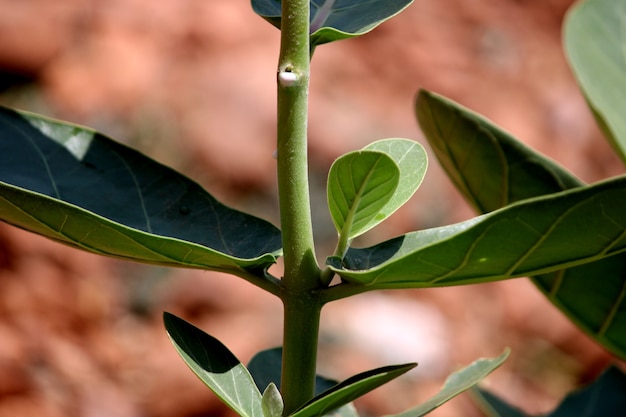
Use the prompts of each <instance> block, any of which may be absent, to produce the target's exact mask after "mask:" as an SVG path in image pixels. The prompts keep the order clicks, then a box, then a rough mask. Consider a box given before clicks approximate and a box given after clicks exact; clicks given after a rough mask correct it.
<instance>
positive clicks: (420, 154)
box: [364, 139, 428, 224]
mask: <svg viewBox="0 0 626 417" xmlns="http://www.w3.org/2000/svg"><path fill="white" fill-rule="evenodd" d="M364 149H365V150H373V151H379V152H383V153H385V154H387V155H388V156H390V157H391V158H392V159H393V160H394V161H395V163H396V164H397V165H398V168H399V169H400V178H399V181H398V187H397V188H396V191H395V192H394V194H393V197H392V198H391V199H390V200H389V201H388V202H387V204H386V205H385V206H384V207H383V208H382V209H381V210H380V212H379V214H378V216H376V218H377V219H378V218H380V217H382V216H384V218H385V219H386V218H387V217H389V216H391V215H392V214H393V213H395V212H396V210H398V209H399V208H400V207H402V205H404V203H406V202H407V201H408V200H409V198H411V197H412V196H413V194H415V191H416V190H417V189H418V188H419V186H420V185H421V184H422V181H423V180H424V175H426V168H427V167H428V156H427V155H426V150H425V149H424V147H423V146H422V145H420V144H419V143H417V142H414V141H412V140H408V139H383V140H379V141H376V142H373V143H371V144H369V145H368V146H366V147H365V148H364ZM375 224H378V222H376V223H375Z"/></svg>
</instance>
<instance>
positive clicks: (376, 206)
mask: <svg viewBox="0 0 626 417" xmlns="http://www.w3.org/2000/svg"><path fill="white" fill-rule="evenodd" d="M399 180H400V169H399V168H398V165H397V164H396V163H395V162H394V160H393V159H392V158H391V157H389V156H388V155H387V154H385V153H383V152H379V151H372V150H362V151H355V152H350V153H347V154H345V155H343V156H341V157H340V158H338V159H337V160H336V161H335V162H334V163H333V165H332V166H331V167H330V172H329V173H328V188H327V193H328V206H329V209H330V214H331V217H332V219H333V223H334V224H335V227H336V228H337V231H338V232H339V235H340V236H342V237H345V238H347V239H352V238H354V237H356V236H358V235H360V234H362V233H365V232H366V231H368V230H369V229H371V228H372V227H374V226H375V225H376V224H378V223H380V222H381V221H383V220H384V219H385V218H386V216H385V214H384V213H381V210H382V209H383V207H385V206H386V205H387V204H388V203H389V202H390V201H391V200H392V198H393V196H394V193H395V191H396V189H397V187H398V182H399Z"/></svg>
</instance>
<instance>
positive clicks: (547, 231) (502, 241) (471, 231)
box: [328, 177, 626, 289]
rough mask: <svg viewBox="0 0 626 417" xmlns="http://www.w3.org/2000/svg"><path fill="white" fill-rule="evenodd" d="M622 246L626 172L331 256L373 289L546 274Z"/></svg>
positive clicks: (342, 270) (625, 241) (625, 240)
mask: <svg viewBox="0 0 626 417" xmlns="http://www.w3.org/2000/svg"><path fill="white" fill-rule="evenodd" d="M598 213H600V215H598ZM581 242H584V245H583V244H581ZM624 251H626V177H618V178H615V179H612V180H609V181H605V182H602V183H598V184H594V185H592V186H586V187H579V188H576V189H573V190H568V191H564V192H561V193H557V194H553V195H549V196H544V197H540V198H535V199H531V200H524V201H522V202H519V203H515V204H513V205H510V206H507V207H505V208H502V209H499V210H496V211H494V212H491V213H489V214H485V215H482V216H479V217H476V218H474V219H471V220H468V221H465V222H461V223H457V224H452V225H448V226H443V227H439V228H434V229H427V230H422V231H418V232H413V233H409V234H406V235H404V236H400V237H397V238H394V239H391V240H388V241H386V242H383V243H381V244H378V245H375V246H372V247H370V248H364V249H354V248H350V249H349V250H348V252H347V254H346V256H345V258H344V260H343V263H342V262H341V260H340V259H337V258H330V259H329V261H328V262H329V264H330V265H329V266H330V268H331V269H332V270H333V271H335V272H336V273H337V274H339V275H340V276H341V277H342V278H343V279H344V280H346V281H349V282H352V283H355V284H361V285H367V286H370V287H371V289H383V288H418V287H436V286H445V285H459V284H469V283H476V282H486V281H494V280H500V279H506V278H512V277H519V276H528V275H534V274H539V273H546V272H551V271H554V270H558V269H561V268H565V267H569V266H574V265H577V264H582V263H586V262H591V261H596V260H599V259H602V258H605V257H608V256H611V255H615V254H618V253H621V252H624Z"/></svg>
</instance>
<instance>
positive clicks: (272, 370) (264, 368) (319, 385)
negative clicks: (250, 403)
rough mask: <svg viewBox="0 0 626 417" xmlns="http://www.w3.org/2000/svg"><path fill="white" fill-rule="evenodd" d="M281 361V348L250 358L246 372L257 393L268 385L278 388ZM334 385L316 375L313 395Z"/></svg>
mask: <svg viewBox="0 0 626 417" xmlns="http://www.w3.org/2000/svg"><path fill="white" fill-rule="evenodd" d="M282 359H283V348H282V347H276V348H272V349H267V350H262V351H261V352H258V353H257V354H256V355H254V356H253V357H252V359H251V360H250V363H248V371H250V374H252V377H253V378H254V382H255V383H256V385H257V388H259V391H263V390H265V388H266V387H267V386H268V385H269V384H274V385H276V386H277V387H280V383H281V368H282ZM336 384H337V382H336V381H333V380H331V379H328V378H324V377H323V376H320V375H316V377H315V394H316V395H317V394H320V393H322V392H324V391H326V390H327V389H329V388H331V387H333V386H334V385H336Z"/></svg>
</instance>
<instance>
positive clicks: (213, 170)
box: [0, 0, 622, 417]
mask: <svg viewBox="0 0 626 417" xmlns="http://www.w3.org/2000/svg"><path fill="white" fill-rule="evenodd" d="M570 3H571V0H544V1H529V0H473V1H471V2H468V1H463V0H415V3H414V4H413V5H412V6H410V7H409V8H408V9H407V10H406V11H405V12H404V13H402V14H401V15H399V16H397V17H396V18H394V19H393V20H391V21H390V22H387V23H385V24H384V25H383V26H381V27H380V28H378V29H376V30H375V31H373V32H372V33H371V34H368V35H366V36H363V37H361V38H358V39H353V40H346V41H341V42H338V43H334V44H330V45H323V46H320V47H319V48H318V49H317V51H316V52H315V56H314V60H313V79H312V85H311V93H310V97H311V114H310V152H311V172H312V184H311V187H312V192H313V202H314V209H313V210H314V213H313V214H314V218H315V222H316V225H317V226H318V231H317V238H318V239H319V242H320V245H319V246H320V256H321V257H323V254H324V253H325V252H324V250H328V248H330V247H331V246H332V244H333V243H332V238H333V237H334V231H333V228H332V225H331V223H330V220H329V216H328V214H327V209H326V207H325V189H324V181H325V177H326V172H327V169H328V168H329V166H330V164H331V162H332V160H333V159H334V158H336V157H337V156H339V155H340V154H342V153H344V152H346V151H350V150H353V149H357V148H360V147H362V146H364V145H365V144H367V143H369V142H371V141H373V140H376V139H380V138H384V137H407V138H412V139H415V140H417V141H420V142H422V143H424V144H425V142H424V140H423V138H422V135H421V133H420V130H419V128H418V126H417V123H416V121H415V118H414V115H413V110H412V103H413V100H414V97H415V94H416V91H417V89H418V88H427V89H430V90H433V91H435V92H438V93H441V94H444V95H446V96H448V97H450V98H452V99H455V100H457V101H460V102H461V103H463V104H464V105H466V106H468V107H470V108H472V109H474V110H476V111H478V112H480V113H482V114H484V115H485V116H487V117H489V118H490V119H492V120H493V121H495V122H496V123H498V124H499V125H501V126H502V127H504V128H506V129H507V130H509V131H510V132H512V133H513V134H515V135H516V136H517V137H519V138H521V139H522V140H524V141H525V142H526V143H528V144H530V145H531V146H533V147H535V148H537V149H539V150H541V151H542V152H544V153H546V154H548V155H549V156H551V157H552V158H554V159H556V160H558V161H559V162H561V163H562V164H564V165H565V166H567V167H568V168H570V169H571V170H573V171H574V172H575V173H576V174H578V175H579V176H580V177H581V178H583V179H585V180H587V181H593V180H598V179H600V178H604V177H607V176H610V175H613V174H616V173H619V172H620V170H621V169H622V168H621V166H620V164H619V163H618V162H617V160H616V158H614V157H613V156H612V153H611V151H610V150H609V148H608V146H607V145H606V144H605V143H604V142H603V140H602V139H601V136H600V135H599V133H598V130H597V129H596V127H595V124H594V121H593V119H592V117H591V115H590V113H589V111H588V110H587V108H586V106H585V102H584V100H583V98H582V96H581V94H580V93H579V91H578V89H577V87H576V85H575V83H574V80H573V77H572V75H571V73H570V70H569V69H568V66H567V64H566V61H565V57H564V55H563V52H562V50H561V40H560V27H561V23H562V20H563V16H564V13H565V11H566V9H567V7H568V6H569V5H570ZM278 40H279V32H278V31H277V30H276V29H275V28H273V27H272V26H270V25H269V24H267V23H266V22H264V21H263V20H262V19H260V18H258V17H257V16H256V15H254V13H253V12H252V10H251V8H250V6H249V2H248V1H247V0H204V1H199V0H161V1H158V2H155V1H147V0H124V1H120V0H118V1H106V2H105V1H95V0H93V1H89V0H56V1H46V0H28V1H17V2H16V1H11V0H0V69H2V70H3V72H2V73H1V74H0V84H1V85H2V88H3V91H2V93H1V95H0V102H1V103H3V104H7V105H13V106H16V107H21V108H24V109H28V110H33V111H37V112H42V113H45V114H48V115H51V116H54V117H59V118H63V119H68V120H71V121H74V122H78V123H81V124H87V125H90V126H93V127H96V128H98V129H99V130H101V131H103V132H105V133H107V134H109V135H110V136H113V137H115V138H117V139H118V140H121V141H123V142H125V143H129V144H131V145H132V146H135V147H138V148H140V149H141V150H143V151H144V152H146V153H148V154H149V155H151V156H152V157H154V158H156V159H157V160H159V161H161V162H164V163H166V164H169V165H171V166H173V167H175V168H177V169H179V170H181V171H183V172H185V173H186V174H187V175H189V176H190V177H192V178H194V179H196V180H197V181H199V182H200V183H202V184H203V185H204V186H205V187H206V188H207V189H208V190H209V191H210V192H211V193H213V194H214V195H216V196H217V197H218V198H220V199H221V200H222V201H224V202H226V203H228V204H230V205H232V206H234V207H237V208H239V209H242V210H246V211H249V212H253V213H256V214H258V215H260V216H261V217H264V218H266V219H269V220H271V221H273V222H276V221H277V217H278V216H277V212H276V206H277V203H276V187H275V167H274V164H275V160H274V159H273V158H272V154H273V151H274V133H275V122H274V120H275V84H274V80H275V71H276V70H275V67H276V62H277V51H278ZM471 215H472V213H471V211H470V209H469V208H468V207H467V205H466V204H465V203H464V202H463V200H462V199H461V198H460V197H459V195H458V194H457V193H456V191H455V190H454V189H453V187H452V186H451V185H450V183H449V181H448V180H447V178H446V177H445V175H444V174H443V173H442V171H441V170H440V169H439V168H438V166H437V162H436V161H435V160H434V159H431V163H430V167H429V172H428V174H427V177H426V179H425V181H424V184H423V186H422V187H421V189H420V190H418V192H417V194H416V196H415V197H414V198H413V199H412V200H411V201H410V202H409V203H408V204H407V205H406V206H405V207H404V208H403V209H401V210H400V211H399V212H398V213H397V214H396V215H394V217H392V218H391V219H390V220H389V221H388V222H387V223H385V225H384V226H382V227H379V228H378V229H376V230H374V231H373V232H371V233H370V234H369V235H368V236H367V237H366V238H365V239H363V241H362V243H372V242H375V241H379V240H381V239H385V238H388V237H390V236H393V235H397V234H400V233H404V232H407V231H410V230H415V229H419V228H425V227H432V226H436V225H441V224H445V223H450V222H454V221H459V220H462V219H465V218H468V217H470V216H471ZM590 278H592V277H590ZM163 310H167V311H171V312H173V313H175V314H178V315H180V316H182V317H184V318H186V319H188V320H190V321H192V322H193V323H195V324H196V325H198V326H200V327H202V328H203V329H205V330H206V331H208V332H210V333H211V334H213V335H215V336H217V337H218V338H220V339H221V340H222V341H224V342H225V343H226V344H227V345H228V346H229V347H230V348H231V349H232V350H233V351H234V352H235V354H236V355H237V356H238V357H239V358H240V359H241V360H242V361H244V362H245V361H247V360H249V359H250V357H251V356H252V355H253V354H254V352H256V351H258V350H260V349H263V348H268V347H272V346H275V345H278V344H280V340H281V306H280V303H279V302H278V301H277V300H275V299H273V298H272V297H270V296H268V295H266V294H264V293H263V292H262V291H261V290H258V289H256V288H255V287H252V286H251V285H249V284H247V283H246V282H243V281H241V280H239V279H237V278H231V277H228V276H225V275H220V274H216V273H209V272H199V271H190V270H173V269H163V268H155V267H148V266H143V265H135V264H130V263H125V262H121V261H116V260H110V259H103V258H100V257H97V256H94V255H90V254H85V253H81V252H77V251H75V250H73V249H70V248H66V247H64V246H60V245H58V244H56V243H53V242H51V241H47V240H45V239H43V238H39V237H37V236H33V235H31V234H28V233H26V232H23V231H20V230H17V229H14V228H12V227H9V226H6V225H0V417H4V416H11V417H15V416H20V417H30V416H37V417H57V416H58V417H61V416H64V417H99V416H105V415H106V416H115V417H195V416H217V415H223V414H225V413H226V414H228V413H229V412H228V411H227V410H225V409H224V407H223V406H221V405H220V404H219V403H218V401H217V400H216V399H215V398H214V397H213V396H212V394H211V393H210V392H209V391H208V390H207V389H206V388H205V387H204V386H203V385H202V384H201V383H200V382H199V381H198V380H197V379H196V378H195V377H194V376H193V375H192V374H191V372H190V371H188V369H187V368H186V367H185V365H184V364H183V362H182V361H181V360H180V359H179V358H178V357H177V355H176V354H175V352H174V349H173V348H172V347H171V346H170V344H169V341H168V340H167V338H166V335H165V331H164V329H163V326H162V324H161V312H162V311H163ZM323 318H324V323H323V329H322V334H321V347H320V358H319V359H320V365H319V366H320V372H322V373H324V374H326V375H328V376H331V377H334V378H337V379H343V378H346V377H348V376H350V375H352V374H353V373H356V372H359V371H363V370H366V369H370V368H373V367H377V366H382V365H386V364H390V363H399V362H405V361H418V362H419V363H420V366H419V367H418V368H417V369H416V370H414V371H412V372H411V373H410V374H408V376H406V377H403V378H401V379H399V380H398V381H396V382H393V383H392V384H389V385H388V386H385V387H383V388H381V389H379V390H377V391H375V392H374V393H372V394H370V395H368V396H367V397H366V398H365V399H362V400H359V401H358V402H357V406H358V407H359V408H360V409H361V410H362V411H363V413H364V415H380V414H385V413H392V412H399V411H401V410H402V409H404V408H406V407H408V406H410V405H413V404H415V403H417V402H418V401H423V400H424V399H426V398H427V397H428V396H429V395H431V394H433V393H434V392H435V391H436V390H437V389H438V387H439V386H440V385H441V384H442V382H443V380H444V378H445V375H446V374H447V373H449V372H451V371H453V370H455V369H457V368H458V367H459V366H460V365H464V364H467V363H469V362H471V361H473V360H474V359H476V358H477V357H480V356H493V355H497V354H499V353H500V352H501V351H502V350H503V349H504V347H505V346H510V347H511V348H512V349H513V353H512V355H511V358H510V360H509V361H508V362H507V364H505V365H504V366H503V367H502V368H501V369H500V370H498V371H497V372H496V373H494V374H493V375H492V376H490V377H489V378H488V379H487V381H486V382H485V386H487V387H489V388H490V389H492V390H494V391H495V392H497V393H498V394H500V395H502V396H504V397H505V398H506V399H507V400H509V401H511V402H513V403H514V404H516V405H518V406H520V407H522V408H523V409H524V410H526V411H528V412H532V413H538V412H544V411H547V410H549V409H551V408H552V407H553V406H554V404H556V402H558V401H559V399H560V398H561V397H562V396H563V395H564V394H565V392H567V391H569V390H571V389H573V388H575V387H576V386H578V385H579V384H580V383H583V382H586V381H588V380H589V379H590V378H593V377H594V376H596V375H597V374H598V373H599V372H600V370H601V369H602V368H603V367H604V366H605V365H606V364H607V363H609V362H610V361H611V358H610V356H609V355H607V354H606V353H604V352H603V350H602V349H601V348H599V347H597V346H595V345H594V343H593V342H591V341H590V340H589V339H588V338H586V337H585V336H583V335H581V333H580V332H579V331H577V330H576V329H575V328H574V327H573V326H572V325H571V324H569V322H568V321H567V320H566V319H565V318H564V317H563V316H562V315H561V313H559V312H558V311H557V310H556V309H555V308H554V307H552V306H551V305H550V304H549V303H548V302H547V301H546V300H544V299H543V298H542V296H541V295H540V294H539V292H538V291H537V290H535V288H534V287H533V286H532V284H530V283H529V282H528V281H527V280H526V279H517V280H513V281H510V282H500V283H493V284H486V285H477V286H468V287H456V288H445V289H435V290H419V291H398V292H387V293H372V294H368V295H361V296H358V297H355V298H353V299H349V300H344V301H341V302H337V303H335V304H331V305H330V306H328V307H327V308H326V309H325V311H324V317H323ZM432 415H433V416H438V417H457V416H479V415H481V414H480V413H478V411H477V410H476V409H475V408H474V407H473V405H472V403H471V401H470V400H469V399H468V398H467V397H461V398H459V399H457V400H454V401H453V402H451V403H450V404H448V405H446V406H444V407H442V408H440V409H438V410H436V411H435V412H434V413H433V414H432Z"/></svg>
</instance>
